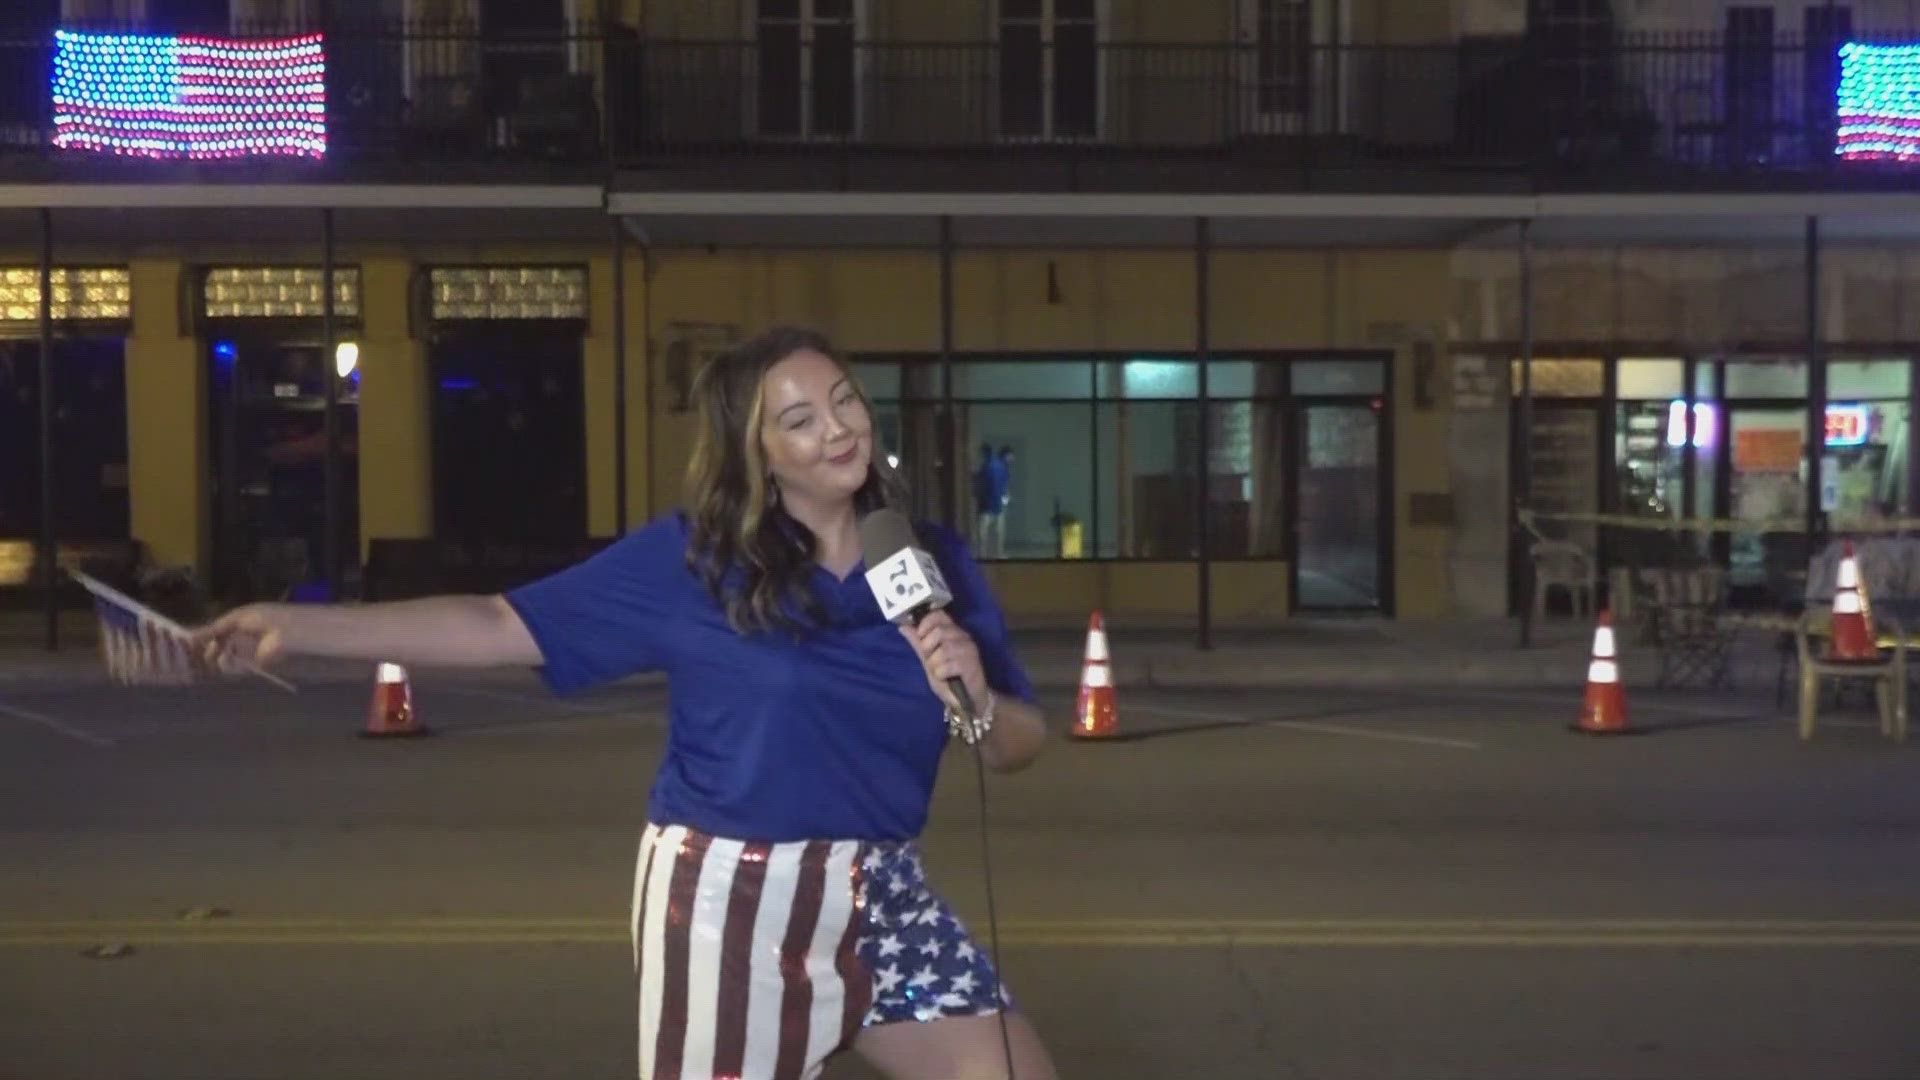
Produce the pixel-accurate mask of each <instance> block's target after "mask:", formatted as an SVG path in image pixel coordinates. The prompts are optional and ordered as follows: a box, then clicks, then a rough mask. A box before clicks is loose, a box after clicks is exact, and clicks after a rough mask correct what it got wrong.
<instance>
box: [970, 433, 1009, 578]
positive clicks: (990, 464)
mask: <svg viewBox="0 0 1920 1080" xmlns="http://www.w3.org/2000/svg"><path fill="white" fill-rule="evenodd" d="M1004 455H1005V448H1004V447H1003V448H1002V450H1001V453H999V454H996V453H994V451H993V444H992V443H988V442H983V443H981V444H980V467H979V468H977V469H975V470H974V473H973V509H974V514H975V520H976V522H977V524H976V526H975V529H974V533H975V536H974V542H975V543H976V544H978V545H979V547H980V552H979V553H980V557H982V558H992V559H1003V558H1005V557H1006V554H1007V481H1008V479H1009V477H1008V471H1009V466H1008V464H1007V460H1006V457H1005V456H1004Z"/></svg>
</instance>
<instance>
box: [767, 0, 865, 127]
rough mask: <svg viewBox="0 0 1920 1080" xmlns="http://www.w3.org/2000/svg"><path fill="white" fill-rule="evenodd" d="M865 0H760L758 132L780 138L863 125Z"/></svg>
mask: <svg viewBox="0 0 1920 1080" xmlns="http://www.w3.org/2000/svg"><path fill="white" fill-rule="evenodd" d="M866 7H867V4H866V0H757V3H755V4H754V5H753V10H752V16H753V25H752V26H751V28H750V29H751V31H752V36H753V43H754V49H753V69H752V91H751V110H750V111H751V115H752V117H753V119H752V121H751V125H752V131H753V133H754V134H756V135H760V136H763V137H771V138H779V139H843V138H849V137H852V136H855V135H858V134H859V132H860V120H861V115H860V114H861V103H860V94H859V86H860V83H861V72H862V69H863V67H864V61H863V58H862V57H861V54H860V44H859V43H860V39H861V37H862V34H861V31H862V29H863V28H864V27H865V26H866Z"/></svg>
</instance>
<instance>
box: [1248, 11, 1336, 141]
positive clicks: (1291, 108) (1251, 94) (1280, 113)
mask: <svg viewBox="0 0 1920 1080" xmlns="http://www.w3.org/2000/svg"><path fill="white" fill-rule="evenodd" d="M1341 12H1342V8H1341V5H1340V2H1339V0H1239V7H1238V20H1237V21H1238V25H1237V27H1236V34H1235V36H1236V40H1237V44H1238V46H1239V47H1238V48H1237V49H1236V50H1235V52H1234V60H1233V63H1234V68H1235V70H1236V71H1237V72H1238V75H1239V82H1240V95H1239V101H1238V103H1237V105H1236V107H1235V110H1234V111H1235V118H1236V121H1237V123H1238V125H1239V128H1240V130H1241V131H1243V132H1245V133H1247V134H1252V135H1299V134H1306V133H1309V132H1313V131H1316V130H1320V131H1328V130H1331V131H1338V130H1340V126H1339V120H1340V116H1339V112H1340V111H1341V110H1342V109H1343V108H1344V104H1343V102H1341V101H1340V100H1339V95H1337V94H1335V93H1334V89H1335V87H1336V86H1337V85H1338V84H1339V82H1340V80H1341V78H1342V77H1343V76H1344V70H1343V69H1344V68H1345V67H1346V66H1348V65H1347V64H1345V63H1343V59H1344V58H1343V56H1342V54H1341V53H1340V51H1339V49H1338V48H1337V46H1338V44H1339V43H1340V41H1341V40H1342V35H1341V34H1340V33H1339V30H1340V16H1341ZM1330 98H1331V99H1332V100H1328V99H1330ZM1316 108H1317V109H1318V112H1316Z"/></svg>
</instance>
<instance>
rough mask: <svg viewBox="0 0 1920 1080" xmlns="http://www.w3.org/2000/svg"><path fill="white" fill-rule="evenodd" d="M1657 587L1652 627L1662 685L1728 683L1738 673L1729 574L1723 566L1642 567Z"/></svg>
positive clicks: (1654, 588)
mask: <svg viewBox="0 0 1920 1080" xmlns="http://www.w3.org/2000/svg"><path fill="white" fill-rule="evenodd" d="M1642 573H1643V574H1644V575H1645V580H1646V581H1647V583H1648V584H1649V585H1650V586H1651V591H1652V593H1653V599H1652V602H1651V603H1650V604H1649V605H1648V608H1647V623H1646V625H1647V627H1648V630H1649V635H1648V636H1649V637H1650V638H1651V639H1652V645H1653V647H1654V651H1655V654H1656V655H1657V656H1658V657H1659V658H1660V673H1659V676H1658V678H1657V679H1656V680H1655V682H1656V685H1658V686H1662V687H1673V686H1687V685H1691V684H1694V683H1702V684H1704V685H1707V686H1713V687H1725V686H1727V685H1729V683H1730V681H1731V675H1732V664H1731V663H1730V661H1731V660H1732V656H1733V642H1734V637H1735V632H1736V629H1737V628H1736V627H1735V626H1734V625H1733V624H1732V623H1731V622H1729V620H1727V619H1726V618H1725V615H1726V599H1727V588H1726V584H1727V582H1726V572H1725V571H1724V570H1721V569H1720V568H1719V567H1709V566H1702V567H1695V568H1692V569H1686V570H1647V571H1642Z"/></svg>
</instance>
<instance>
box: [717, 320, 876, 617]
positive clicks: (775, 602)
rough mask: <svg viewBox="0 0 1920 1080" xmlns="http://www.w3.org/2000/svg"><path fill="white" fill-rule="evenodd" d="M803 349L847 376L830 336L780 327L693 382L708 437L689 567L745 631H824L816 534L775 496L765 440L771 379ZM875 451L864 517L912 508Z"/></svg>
mask: <svg viewBox="0 0 1920 1080" xmlns="http://www.w3.org/2000/svg"><path fill="white" fill-rule="evenodd" d="M802 351H811V352H817V353H820V354H821V355H823V356H826V357H828V358H829V359H831V360H833V362H834V363H836V364H839V365H840V367H841V369H842V370H847V367H846V362H845V361H844V360H842V359H841V357H840V355H839V354H838V353H837V352H835V351H834V348H833V345H832V343H831V342H829V341H828V340H827V338H826V336H825V335H823V334H820V333H818V332H816V331H813V330H808V329H805V328H803V327H795V326H781V327H775V328H774V329H771V330H768V331H766V332H765V333H763V334H760V335H759V336H757V337H755V338H753V339H752V340H750V341H746V342H743V343H741V344H740V345H738V346H736V347H735V348H733V349H730V350H728V351H726V352H724V353H722V354H720V355H718V356H716V357H714V358H713V359H712V360H710V361H709V362H708V363H707V364H706V365H705V366H704V367H702V368H701V370H700V373H699V375H697V376H696V377H695V379H694V384H693V401H694V405H695V408H696V409H697V410H698V412H699V414H700V430H699V433H698V435H697V437H696V440H695V442H694V447H693V456H692V458H691V459H690V460H689V462H688V466H687V517H688V520H689V522H690V524H691V534H692V535H691V540H690V543H689V544H688V547H687V565H688V566H689V567H690V568H691V569H692V570H693V572H694V573H696V574H698V575H699V576H700V578H701V580H702V581H704V582H705V583H706V585H707V588H708V589H709V590H711V591H712V593H713V595H714V598H715V599H716V600H718V601H719V602H720V604H721V605H722V606H723V607H724V608H725V609H726V612H727V621H728V622H730V623H731V624H732V625H733V627H734V629H735V630H738V631H740V632H741V633H752V632H756V631H762V630H770V629H774V628H785V629H790V630H795V631H798V630H801V629H803V628H804V627H806V626H807V625H810V624H811V625H817V624H818V620H819V619H820V618H821V615H822V609H821V606H820V602H819V599H818V597H817V596H816V595H815V594H814V592H813V590H812V589H811V588H810V581H811V578H812V576H813V571H814V565H815V562H814V560H815V556H816V552H815V544H814V537H813V534H812V533H811V532H810V531H808V529H807V527H806V526H804V525H802V524H800V522H798V521H796V520H794V519H793V517H792V516H791V515H789V514H788V513H787V511H786V509H785V508H784V507H783V506H781V505H780V504H779V500H778V499H776V498H774V497H773V488H772V486H771V485H770V483H769V481H770V480H771V477H770V476H769V474H768V471H767V455H766V450H765V448H764V447H763V446H762V445H761V442H760V424H761V417H762V412H763V402H764V399H765V385H766V375H767V371H768V369H770V368H772V367H773V366H774V365H775V364H777V363H779V362H780V361H782V360H785V359H786V358H787V357H789V356H792V355H793V354H794V353H796V352H802ZM849 374H851V372H850V371H849ZM854 389H855V391H856V392H857V393H859V395H860V402H861V404H862V405H863V406H865V407H866V409H867V413H868V415H869V416H872V415H873V402H872V401H871V400H870V399H869V398H868V397H867V394H866V390H865V389H864V388H862V387H861V386H860V385H859V381H858V380H857V379H856V380H855V381H854ZM871 451H872V459H873V460H872V462H871V463H870V464H869V465H868V466H867V480H866V483H864V484H862V485H861V487H860V490H859V491H858V492H856V493H855V494H854V508H855V510H856V511H857V512H859V513H862V514H864V513H867V512H869V511H872V510H878V509H881V508H882V507H888V508H903V507H905V505H906V502H907V499H906V488H905V482H904V481H903V480H902V479H901V478H900V474H899V473H898V472H897V471H895V470H894V469H893V468H892V467H891V466H889V465H887V464H886V461H885V459H884V457H883V455H882V454H881V452H880V448H879V446H878V445H877V440H876V441H875V443H874V444H873V445H871Z"/></svg>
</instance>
